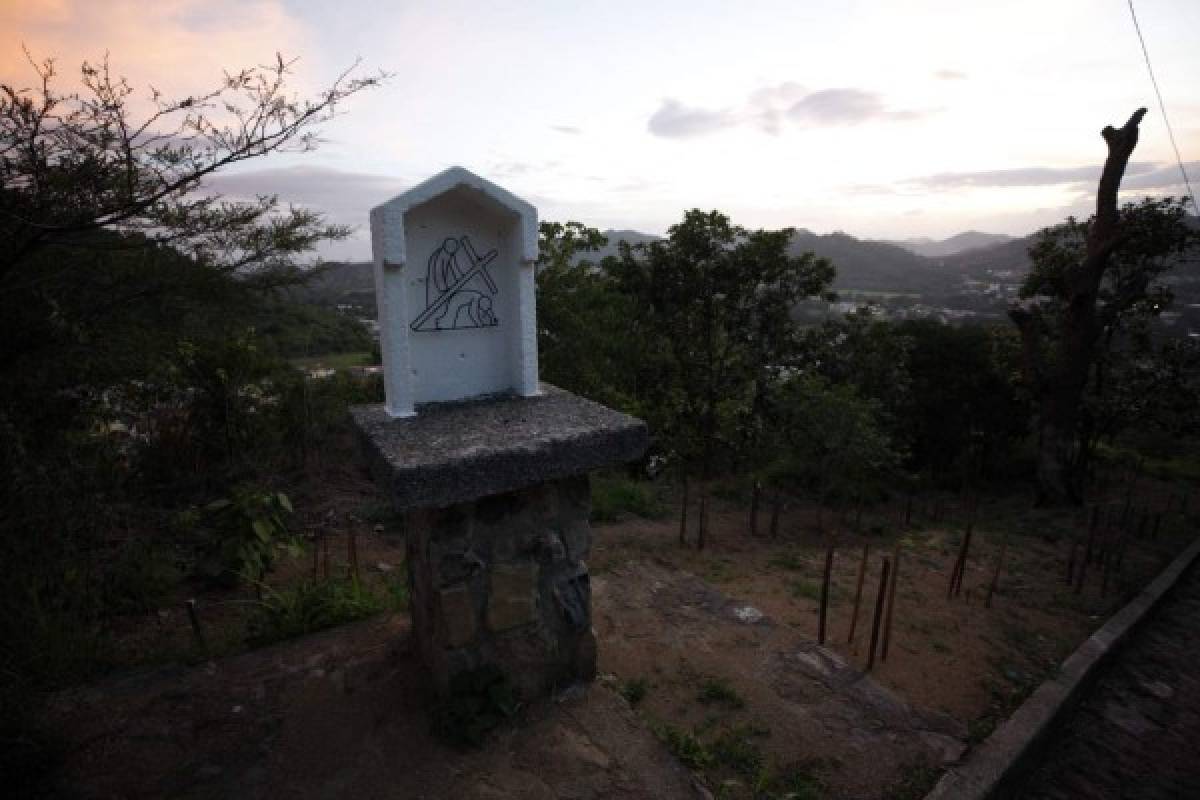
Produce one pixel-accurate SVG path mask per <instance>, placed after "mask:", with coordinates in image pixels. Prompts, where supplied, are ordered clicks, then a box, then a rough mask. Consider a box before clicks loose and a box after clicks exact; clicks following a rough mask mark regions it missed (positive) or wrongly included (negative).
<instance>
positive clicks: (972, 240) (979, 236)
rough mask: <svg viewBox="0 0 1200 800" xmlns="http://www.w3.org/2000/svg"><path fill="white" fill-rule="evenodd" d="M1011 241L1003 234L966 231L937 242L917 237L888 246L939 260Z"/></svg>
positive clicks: (1011, 239) (936, 240)
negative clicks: (898, 247) (894, 246)
mask: <svg viewBox="0 0 1200 800" xmlns="http://www.w3.org/2000/svg"><path fill="white" fill-rule="evenodd" d="M1013 239H1014V237H1012V236H1007V235H1005V234H1003V233H980V232H979V231H966V232H965V233H957V234H955V235H954V236H951V237H950V238H949V239H941V240H938V239H930V238H928V237H917V238H913V239H904V240H902V241H898V242H890V244H894V245H898V246H900V247H903V248H904V249H905V250H908V251H909V252H911V253H916V254H917V255H919V256H925V257H926V258H941V257H943V256H952V255H956V254H958V253H962V252H964V251H967V250H977V249H979V248H981V247H992V246H994V245H999V244H1005V243H1006V242H1011V241H1013Z"/></svg>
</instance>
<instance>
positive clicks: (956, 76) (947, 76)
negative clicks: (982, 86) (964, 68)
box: [933, 69, 967, 81]
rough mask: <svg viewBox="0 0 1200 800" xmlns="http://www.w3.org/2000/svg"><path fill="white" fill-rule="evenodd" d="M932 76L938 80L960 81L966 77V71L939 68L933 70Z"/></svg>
mask: <svg viewBox="0 0 1200 800" xmlns="http://www.w3.org/2000/svg"><path fill="white" fill-rule="evenodd" d="M933 77H935V78H937V79H938V80H940V81H962V80H966V79H967V73H965V72H959V71H958V70H956V69H939V70H935V71H934V73H933Z"/></svg>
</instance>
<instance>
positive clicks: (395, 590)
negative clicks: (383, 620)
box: [387, 570, 412, 614]
mask: <svg viewBox="0 0 1200 800" xmlns="http://www.w3.org/2000/svg"><path fill="white" fill-rule="evenodd" d="M387 595H388V604H389V605H390V606H391V609H392V611H395V612H397V613H401V614H403V613H404V612H405V611H408V607H409V603H410V601H411V599H412V598H411V597H410V596H409V591H408V575H407V572H406V571H405V570H397V571H396V572H395V573H394V574H392V575H391V576H390V577H389V578H388V580H387Z"/></svg>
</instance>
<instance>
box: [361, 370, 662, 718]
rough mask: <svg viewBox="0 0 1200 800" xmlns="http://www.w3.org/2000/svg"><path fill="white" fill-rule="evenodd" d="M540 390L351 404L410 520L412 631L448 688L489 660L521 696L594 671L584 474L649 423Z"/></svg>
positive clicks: (440, 684) (627, 453)
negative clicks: (402, 411) (390, 407)
mask: <svg viewBox="0 0 1200 800" xmlns="http://www.w3.org/2000/svg"><path fill="white" fill-rule="evenodd" d="M542 389H543V391H542V394H541V395H539V396H537V397H495V398H488V399H483V400H476V401H471V402H464V403H454V404H444V405H435V406H429V407H424V408H422V409H421V410H420V413H419V414H418V415H417V416H415V417H411V418H406V419H397V418H394V417H390V416H388V415H387V413H386V412H385V411H384V409H383V408H382V406H362V407H358V408H355V409H352V412H351V413H352V414H353V417H354V421H355V423H356V425H357V427H358V430H359V432H360V434H361V439H362V442H363V447H364V450H365V452H366V454H367V457H368V460H369V462H370V464H371V470H372V473H373V475H374V477H375V480H376V481H377V482H379V483H380V484H381V485H382V486H385V487H386V488H387V490H388V493H389V495H390V497H391V499H392V502H393V504H394V505H395V507H396V509H397V510H398V511H400V512H403V513H404V514H405V515H406V536H407V541H406V548H407V554H408V574H409V585H410V588H411V593H412V614H413V633H414V636H415V639H416V642H417V646H418V649H419V652H420V653H421V657H422V660H423V661H424V663H425V665H426V666H427V668H428V669H429V671H430V674H431V677H432V679H433V683H434V686H435V687H436V688H437V689H438V690H439V691H442V692H448V691H450V690H451V689H452V688H453V685H454V682H455V679H456V678H458V677H459V676H464V675H465V676H469V675H470V674H472V673H474V672H475V671H477V670H480V669H482V668H485V667H498V668H499V669H500V670H501V671H502V672H503V673H504V674H505V676H506V677H507V678H508V680H509V682H510V684H511V686H512V688H513V689H514V690H515V691H516V693H517V695H518V696H520V697H522V698H525V699H532V698H534V697H539V696H543V695H546V694H549V693H551V692H553V691H555V690H556V689H558V688H561V687H564V686H567V685H569V684H571V683H572V682H575V681H579V680H591V678H592V677H593V676H594V675H595V670H596V638H595V635H594V634H593V632H592V627H591V625H592V613H591V586H590V579H589V576H588V570H587V556H588V551H589V549H590V547H591V530H590V528H589V527H588V513H589V509H590V499H589V484H588V477H587V473H588V471H590V470H592V469H596V468H598V467H602V466H606V465H609V464H614V463H620V462H624V461H630V460H633V459H636V458H638V457H640V456H641V455H642V453H643V452H644V451H645V449H646V446H647V433H646V427H645V425H644V424H643V423H642V422H640V421H639V420H636V419H634V418H633V417H630V416H627V415H625V414H621V413H619V412H616V411H613V410H611V409H608V408H605V407H604V406H601V405H598V404H596V403H593V402H591V401H589V400H585V399H583V398H581V397H578V396H576V395H573V394H571V393H569V392H564V391H562V390H560V389H556V388H554V387H552V386H546V385H543V387H542Z"/></svg>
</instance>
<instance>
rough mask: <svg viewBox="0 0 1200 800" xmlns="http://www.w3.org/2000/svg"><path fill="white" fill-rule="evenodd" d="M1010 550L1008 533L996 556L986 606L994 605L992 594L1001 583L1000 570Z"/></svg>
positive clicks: (984, 605) (984, 603) (985, 600)
mask: <svg viewBox="0 0 1200 800" xmlns="http://www.w3.org/2000/svg"><path fill="white" fill-rule="evenodd" d="M1007 552H1008V533H1007V532H1006V533H1005V534H1004V538H1002V539H1001V540H1000V553H999V554H998V555H997V556H996V570H995V572H993V573H992V582H991V583H990V584H988V590H987V597H986V598H985V599H984V601H983V607H984V608H991V607H992V595H993V594H995V593H996V585H997V584H999V583H1000V570H1001V569H1002V568H1003V567H1004V555H1005V553H1007Z"/></svg>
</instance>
